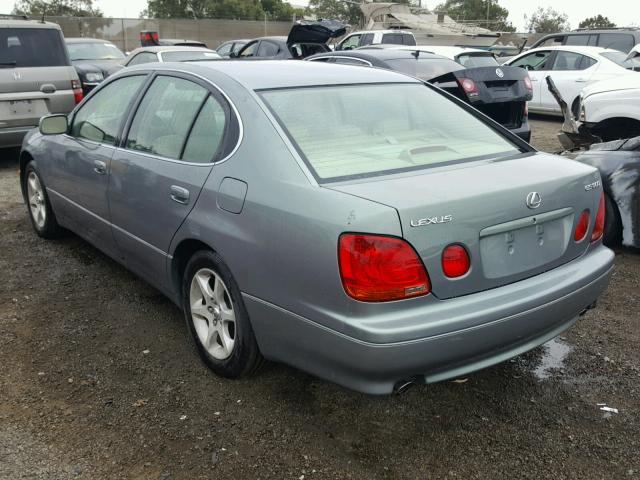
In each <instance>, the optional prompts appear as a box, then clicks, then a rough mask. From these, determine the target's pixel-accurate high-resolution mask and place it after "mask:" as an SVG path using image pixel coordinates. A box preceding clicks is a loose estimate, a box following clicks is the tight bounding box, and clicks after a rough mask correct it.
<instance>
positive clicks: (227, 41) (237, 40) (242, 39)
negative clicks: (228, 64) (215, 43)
mask: <svg viewBox="0 0 640 480" xmlns="http://www.w3.org/2000/svg"><path fill="white" fill-rule="evenodd" d="M251 40H253V39H252V38H234V39H232V40H225V41H224V42H222V43H220V45H224V44H225V43H235V42H250V41H251Z"/></svg>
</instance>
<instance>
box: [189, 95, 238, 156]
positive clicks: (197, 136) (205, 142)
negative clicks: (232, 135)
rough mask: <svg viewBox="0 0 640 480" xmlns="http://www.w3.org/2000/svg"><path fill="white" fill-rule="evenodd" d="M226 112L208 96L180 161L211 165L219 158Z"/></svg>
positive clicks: (216, 101) (221, 105)
mask: <svg viewBox="0 0 640 480" xmlns="http://www.w3.org/2000/svg"><path fill="white" fill-rule="evenodd" d="M227 118H228V116H227V110H226V109H225V107H224V105H223V104H222V103H221V102H220V101H218V99H216V98H214V97H213V96H211V95H210V96H209V97H208V98H207V100H206V101H205V103H204V105H203V106H202V110H200V113H199V114H198V118H197V119H196V121H195V123H194V124H193V128H192V129H191V133H190V134H189V139H188V140H187V143H186V145H185V147H184V152H183V154H182V157H181V158H182V160H184V161H185V162H193V163H211V162H213V161H214V160H215V159H216V158H218V157H219V152H220V150H221V149H222V140H223V139H224V134H225V131H226V129H227V123H228V122H227Z"/></svg>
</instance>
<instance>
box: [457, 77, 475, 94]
mask: <svg viewBox="0 0 640 480" xmlns="http://www.w3.org/2000/svg"><path fill="white" fill-rule="evenodd" d="M458 81H459V82H460V86H461V87H462V89H463V90H464V91H465V92H466V93H478V86H477V85H476V82H474V81H473V80H471V79H470V78H460V79H459V80H458Z"/></svg>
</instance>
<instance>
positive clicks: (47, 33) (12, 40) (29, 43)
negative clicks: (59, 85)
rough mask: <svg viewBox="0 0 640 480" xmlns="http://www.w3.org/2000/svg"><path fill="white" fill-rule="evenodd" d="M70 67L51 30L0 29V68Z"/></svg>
mask: <svg viewBox="0 0 640 480" xmlns="http://www.w3.org/2000/svg"><path fill="white" fill-rule="evenodd" d="M67 65H71V63H70V62H69V58H68V56H67V50H66V47H65V46H64V42H63V40H62V32H60V30H57V29H54V28H0V68H2V67H5V68H6V67H9V68H10V67H18V68H25V67H60V66H67Z"/></svg>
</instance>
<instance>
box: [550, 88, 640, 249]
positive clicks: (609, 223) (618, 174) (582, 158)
mask: <svg viewBox="0 0 640 480" xmlns="http://www.w3.org/2000/svg"><path fill="white" fill-rule="evenodd" d="M546 81H547V87H548V89H549V92H550V93H551V95H553V97H554V98H555V99H556V101H557V102H558V105H559V107H560V110H561V111H562V113H563V115H564V123H563V125H562V131H561V133H560V134H559V135H558V139H559V140H560V143H561V144H562V145H563V146H564V147H565V148H566V149H567V150H566V151H565V152H563V155H564V156H567V157H569V158H573V159H574V160H577V161H579V162H582V163H584V164H587V165H590V166H592V167H595V168H597V169H598V171H599V172H600V177H601V182H602V184H601V185H600V183H599V182H597V183H594V184H592V185H587V186H585V188H591V189H595V188H600V187H602V189H603V191H604V203H605V212H606V213H605V224H604V233H603V241H604V244H605V245H608V246H616V245H619V244H621V243H622V245H624V246H627V247H635V248H640V136H637V137H635V138H626V139H620V140H615V141H610V142H602V141H601V139H600V137H597V136H594V135H593V134H592V133H590V132H589V131H588V130H586V129H585V128H584V126H585V125H584V124H583V123H581V122H579V121H576V119H575V118H574V117H573V114H572V112H571V110H570V109H569V108H568V105H567V103H566V101H565V100H564V98H563V97H562V94H561V93H560V92H559V91H558V89H557V87H556V85H555V83H554V82H553V79H551V78H550V77H547V78H546Z"/></svg>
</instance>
